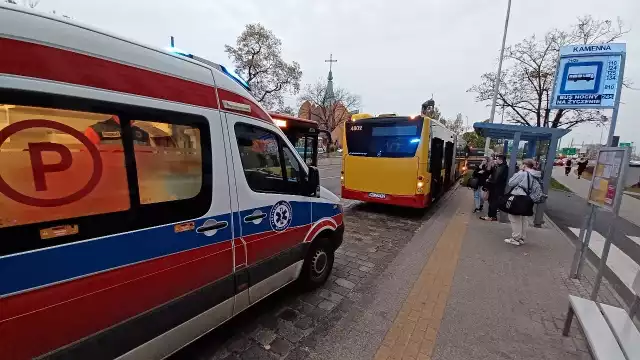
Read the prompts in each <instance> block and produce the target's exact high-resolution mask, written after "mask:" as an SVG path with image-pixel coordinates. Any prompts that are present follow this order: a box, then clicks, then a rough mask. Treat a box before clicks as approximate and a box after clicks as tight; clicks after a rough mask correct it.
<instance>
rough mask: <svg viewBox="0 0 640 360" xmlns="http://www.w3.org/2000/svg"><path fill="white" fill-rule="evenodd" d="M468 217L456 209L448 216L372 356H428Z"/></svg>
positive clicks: (382, 358)
mask: <svg viewBox="0 0 640 360" xmlns="http://www.w3.org/2000/svg"><path fill="white" fill-rule="evenodd" d="M458 210H459V209H458ZM468 221H469V215H468V214H464V213H460V212H459V211H458V212H456V215H455V216H454V217H453V218H452V219H451V221H450V222H449V224H448V225H447V227H446V228H445V230H444V232H443V233H442V236H441V237H440V239H438V243H437V244H436V247H435V249H434V250H433V252H432V253H431V255H430V256H429V260H428V261H427V264H426V265H425V266H424V268H423V269H422V272H421V273H420V277H419V278H418V280H416V282H415V283H414V284H413V288H412V289H411V292H410V293H409V295H408V296H407V299H406V300H405V302H404V304H403V306H402V308H401V309H400V312H399V313H398V316H397V317H396V319H395V320H394V322H393V325H392V326H391V328H390V329H389V331H388V332H387V335H386V336H385V338H384V340H383V341H382V344H381V345H380V348H378V351H377V353H376V356H375V360H385V359H412V360H414V359H415V360H430V359H431V353H432V352H433V348H434V345H435V342H436V337H437V335H438V329H439V328H440V322H441V320H442V316H443V315H444V309H445V307H446V306H447V299H448V298H449V291H450V290H451V282H452V281H453V275H454V273H455V270H456V266H457V264H458V256H459V254H460V248H461V247H462V239H463V238H464V235H465V233H466V231H467V224H468Z"/></svg>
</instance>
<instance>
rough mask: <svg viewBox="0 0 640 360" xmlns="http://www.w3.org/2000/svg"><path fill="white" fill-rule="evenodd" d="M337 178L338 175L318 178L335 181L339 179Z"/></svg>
mask: <svg viewBox="0 0 640 360" xmlns="http://www.w3.org/2000/svg"><path fill="white" fill-rule="evenodd" d="M339 177H340V175H338V176H328V177H323V178H320V180H327V179H337V178H339Z"/></svg>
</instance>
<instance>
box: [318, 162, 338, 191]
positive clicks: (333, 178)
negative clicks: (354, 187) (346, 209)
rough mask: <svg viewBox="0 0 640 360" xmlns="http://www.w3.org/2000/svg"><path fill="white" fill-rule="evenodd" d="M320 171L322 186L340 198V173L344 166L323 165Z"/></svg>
mask: <svg viewBox="0 0 640 360" xmlns="http://www.w3.org/2000/svg"><path fill="white" fill-rule="evenodd" d="M318 170H319V171H320V185H322V186H324V187H325V188H327V189H329V191H331V192H332V193H334V194H336V195H338V196H340V171H342V165H341V164H334V165H322V166H319V167H318Z"/></svg>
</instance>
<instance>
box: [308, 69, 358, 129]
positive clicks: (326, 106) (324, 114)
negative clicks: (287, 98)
mask: <svg viewBox="0 0 640 360" xmlns="http://www.w3.org/2000/svg"><path fill="white" fill-rule="evenodd" d="M326 91H327V80H324V79H318V81H316V82H315V83H313V84H307V86H305V88H304V90H303V91H302V94H301V95H300V97H299V98H298V101H299V102H300V103H301V104H304V103H305V102H309V105H310V106H309V109H305V108H304V105H303V106H302V107H301V114H300V116H302V117H304V118H308V119H310V118H311V114H314V115H317V117H318V126H319V127H320V129H323V130H328V131H333V130H334V129H335V128H337V127H338V126H340V125H341V124H342V123H343V122H344V121H345V120H346V119H348V117H349V114H350V112H352V111H354V110H357V109H358V108H359V107H360V96H358V95H354V94H352V93H350V92H349V91H348V90H346V89H343V88H340V87H337V88H335V89H334V90H333V94H334V97H333V100H331V99H327V96H326Z"/></svg>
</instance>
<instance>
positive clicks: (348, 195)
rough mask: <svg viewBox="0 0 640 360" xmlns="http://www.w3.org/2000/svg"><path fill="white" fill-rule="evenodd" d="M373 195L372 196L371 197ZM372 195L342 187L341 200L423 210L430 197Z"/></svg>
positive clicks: (420, 195) (421, 195) (417, 195)
mask: <svg viewBox="0 0 640 360" xmlns="http://www.w3.org/2000/svg"><path fill="white" fill-rule="evenodd" d="M372 195H373V196H372ZM380 195H381V194H374V193H370V192H366V191H358V190H351V189H347V188H345V187H344V186H343V187H342V198H343V199H351V200H360V201H365V202H373V203H380V204H389V205H398V206H405V207H411V208H420V209H421V208H425V207H427V206H428V205H429V203H430V200H431V197H430V196H428V195H425V194H416V195H389V194H384V197H380Z"/></svg>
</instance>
